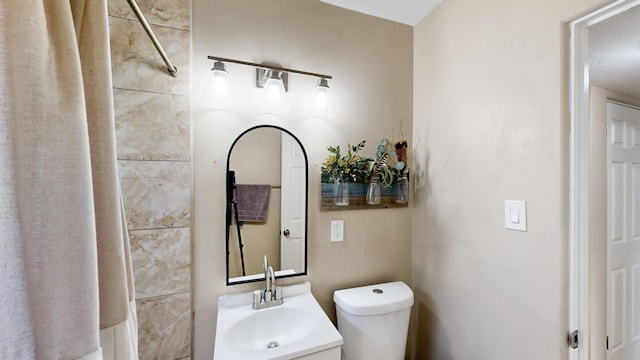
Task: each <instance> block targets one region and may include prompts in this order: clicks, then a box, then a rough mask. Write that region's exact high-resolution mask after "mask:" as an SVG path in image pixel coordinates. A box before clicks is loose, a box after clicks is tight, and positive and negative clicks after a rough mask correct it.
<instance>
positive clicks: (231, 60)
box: [207, 55, 333, 79]
mask: <svg viewBox="0 0 640 360" xmlns="http://www.w3.org/2000/svg"><path fill="white" fill-rule="evenodd" d="M207 58H208V59H209V60H217V61H222V62H230V63H234V64H240V65H247V66H253V67H256V68H262V69H269V70H276V71H284V72H290V73H294V74H300V75H307V76H314V77H317V78H324V79H333V77H332V76H331V75H324V74H317V73H312V72H308V71H302V70H294V69H287V68H283V67H279V66H271V65H265V64H257V63H252V62H248V61H242V60H234V59H226V58H221V57H217V56H211V55H209V56H207Z"/></svg>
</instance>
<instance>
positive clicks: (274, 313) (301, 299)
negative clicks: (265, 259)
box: [214, 282, 342, 360]
mask: <svg viewBox="0 0 640 360" xmlns="http://www.w3.org/2000/svg"><path fill="white" fill-rule="evenodd" d="M252 295H253V294H252V293H243V294H234V295H225V296H221V297H220V298H219V299H218V323H217V326H216V341H215V352H214V360H230V359H243V360H254V359H255V360H257V359H260V360H267V359H273V360H275V359H294V358H297V357H301V356H305V355H308V354H313V353H317V352H319V351H324V350H327V349H331V348H335V347H337V346H340V345H342V336H340V333H339V332H338V330H336V328H335V327H334V326H333V323H332V322H331V321H330V320H329V318H328V317H327V315H326V314H325V313H324V311H323V310H322V308H321V307H320V305H319V304H318V302H317V301H316V299H315V298H314V297H313V295H312V294H311V284H310V283H308V282H307V283H304V284H299V285H292V286H286V287H283V297H284V303H283V304H282V305H278V306H275V307H271V308H266V309H260V310H253V309H252V308H251V302H252V299H253V296H252Z"/></svg>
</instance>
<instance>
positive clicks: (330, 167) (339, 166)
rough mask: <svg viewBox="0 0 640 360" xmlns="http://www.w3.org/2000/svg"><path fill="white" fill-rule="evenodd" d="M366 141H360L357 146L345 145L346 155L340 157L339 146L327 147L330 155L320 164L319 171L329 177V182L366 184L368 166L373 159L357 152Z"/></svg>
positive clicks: (368, 172) (368, 173)
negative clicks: (342, 181) (340, 181)
mask: <svg viewBox="0 0 640 360" xmlns="http://www.w3.org/2000/svg"><path fill="white" fill-rule="evenodd" d="M366 142H367V140H362V141H361V142H360V143H358V144H357V145H351V144H347V153H346V154H345V155H342V154H341V152H340V146H335V147H333V146H329V147H328V148H327V150H329V152H330V153H331V154H330V155H329V156H328V157H327V159H326V160H325V161H324V162H323V163H322V167H321V170H322V172H323V173H325V174H327V175H329V180H331V181H335V180H344V181H350V182H359V183H366V182H368V181H369V176H370V171H369V169H370V164H371V162H372V161H373V159H371V158H368V157H364V156H360V155H358V152H359V151H360V150H362V149H363V148H364V146H365V143H366Z"/></svg>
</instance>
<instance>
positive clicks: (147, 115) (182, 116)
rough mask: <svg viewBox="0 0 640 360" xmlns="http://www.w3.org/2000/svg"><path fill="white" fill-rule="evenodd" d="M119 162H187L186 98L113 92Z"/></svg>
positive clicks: (134, 92) (187, 106)
mask: <svg viewBox="0 0 640 360" xmlns="http://www.w3.org/2000/svg"><path fill="white" fill-rule="evenodd" d="M113 95H114V105H115V120H116V121H115V122H116V141H117V152H118V159H120V160H182V161H188V160H189V146H190V141H189V97H187V96H182V95H168V94H157V93H150V92H144V91H134V90H120V89H114V90H113Z"/></svg>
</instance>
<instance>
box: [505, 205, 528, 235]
mask: <svg viewBox="0 0 640 360" xmlns="http://www.w3.org/2000/svg"><path fill="white" fill-rule="evenodd" d="M504 227H505V229H509V230H517V231H527V202H526V201H519V200H505V201H504Z"/></svg>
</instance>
